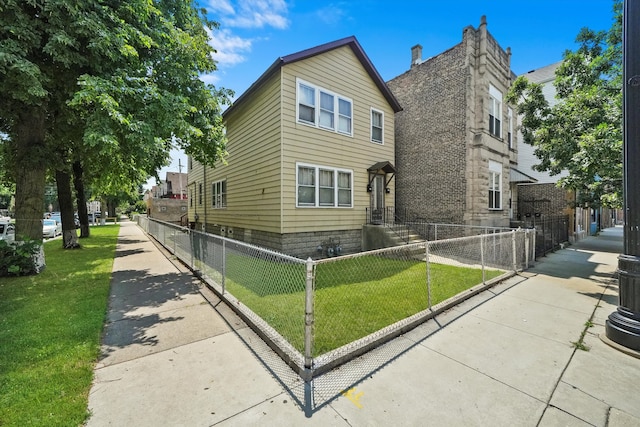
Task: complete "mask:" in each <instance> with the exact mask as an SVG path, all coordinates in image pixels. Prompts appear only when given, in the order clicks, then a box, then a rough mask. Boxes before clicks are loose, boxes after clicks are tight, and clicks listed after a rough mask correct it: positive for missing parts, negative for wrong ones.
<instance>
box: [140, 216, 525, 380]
mask: <svg viewBox="0 0 640 427" xmlns="http://www.w3.org/2000/svg"><path fill="white" fill-rule="evenodd" d="M138 224H139V226H140V227H141V228H142V229H144V230H145V231H146V232H147V233H148V234H149V235H151V236H153V237H154V238H155V239H156V240H157V241H159V242H160V243H161V244H162V245H163V246H165V247H166V248H167V249H168V250H169V251H170V252H171V253H173V254H174V255H175V256H176V257H177V258H179V259H180V260H181V261H182V262H183V263H185V264H186V265H188V266H189V267H190V268H191V269H193V270H194V272H195V273H196V274H197V275H198V276H200V277H201V278H202V279H203V280H204V281H205V282H206V283H207V284H208V285H209V287H210V288H212V289H213V290H214V291H215V292H217V293H218V294H219V295H220V296H221V298H223V299H224V300H225V301H226V302H227V303H228V304H229V306H230V307H232V308H233V309H234V310H235V311H236V312H237V313H238V314H239V315H240V316H241V317H242V318H243V319H244V320H245V321H247V322H248V323H249V324H250V325H252V326H253V328H254V330H255V331H256V332H257V333H258V334H259V335H260V336H261V337H262V338H263V339H264V340H265V341H266V342H267V343H268V344H269V345H270V346H271V347H272V348H273V349H274V350H275V351H276V352H277V353H278V354H279V355H280V356H281V357H282V358H283V359H284V360H285V361H286V362H287V363H288V364H289V365H290V366H291V367H292V368H294V369H295V370H296V372H298V374H300V375H301V376H302V377H303V378H304V379H305V380H310V379H311V378H313V377H315V376H317V375H320V374H322V373H325V372H327V371H329V370H331V369H332V368H334V367H336V366H338V365H340V364H342V363H344V362H346V361H348V360H350V359H352V358H354V357H356V356H358V355H360V354H363V353H365V352H367V351H368V350H370V349H372V348H375V347H376V346H378V345H380V344H381V343H383V342H386V341H388V340H390V339H392V338H393V337H395V336H397V335H400V334H402V333H404V332H406V331H408V330H410V329H412V328H413V327H415V326H417V325H418V324H420V323H422V322H424V321H426V320H428V319H429V318H431V317H433V316H435V315H436V314H438V313H440V312H442V311H443V310H446V309H448V308H450V307H452V306H453V305H455V304H456V303H458V302H460V301H461V300H463V299H466V298H469V297H470V296H472V295H475V294H476V293H479V292H481V291H482V290H484V289H486V288H487V287H489V286H492V285H493V284H494V283H497V282H498V281H500V280H503V279H504V278H506V277H508V276H510V275H513V274H515V272H516V271H519V270H523V269H526V268H528V266H529V263H530V262H532V261H533V260H534V255H535V252H534V251H535V230H530V229H518V230H512V231H509V232H503V233H491V234H482V235H476V236H469V237H459V238H454V239H448V240H437V241H429V242H422V243H415V244H410V245H403V246H397V247H392V248H386V249H379V250H375V251H369V252H362V253H358V254H353V255H347V256H341V257H334V258H325V259H319V260H312V259H307V260H303V259H299V258H295V257H291V256H287V255H284V254H281V253H278V252H274V251H270V250H268V249H264V248H260V247H256V246H253V245H249V244H245V243H242V242H239V241H236V240H232V239H228V238H224V237H221V236H216V235H212V234H207V233H203V232H199V231H195V230H190V229H188V228H184V227H179V226H176V225H173V224H169V223H164V222H160V221H156V220H150V219H148V218H147V217H143V216H141V217H139V218H138Z"/></svg>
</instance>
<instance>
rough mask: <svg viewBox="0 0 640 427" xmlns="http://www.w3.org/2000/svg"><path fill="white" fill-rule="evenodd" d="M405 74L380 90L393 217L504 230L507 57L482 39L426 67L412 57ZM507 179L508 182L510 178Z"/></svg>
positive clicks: (509, 172)
mask: <svg viewBox="0 0 640 427" xmlns="http://www.w3.org/2000/svg"><path fill="white" fill-rule="evenodd" d="M411 53H412V55H411V67H410V69H409V70H408V71H407V72H405V73H403V74H401V75H399V76H397V77H395V78H394V79H392V80H390V81H389V82H387V84H388V86H389V88H390V89H391V91H392V92H393V94H394V95H395V97H396V98H397V99H398V101H399V102H400V104H401V105H402V108H403V109H402V111H401V112H399V113H397V114H396V123H395V130H396V167H397V174H396V215H399V216H401V217H407V218H408V219H412V218H422V219H424V220H426V221H429V222H442V223H447V224H465V225H481V226H505V227H508V226H509V222H510V217H511V216H512V209H511V208H512V205H513V203H515V199H516V198H517V194H516V191H517V186H516V182H522V181H530V178H529V177H527V176H526V175H525V174H522V173H520V172H518V171H517V169H515V166H516V164H517V163H516V162H517V154H516V147H517V145H516V133H515V132H516V122H515V119H516V118H515V117H514V110H513V109H512V108H511V107H510V106H508V105H507V104H506V103H505V100H504V98H505V96H506V93H507V91H508V89H509V87H510V85H511V83H512V81H513V79H514V77H515V76H514V74H513V73H512V71H511V68H510V62H511V50H510V48H507V49H506V50H504V49H502V48H501V47H500V45H499V44H498V42H497V41H496V40H495V39H494V38H493V36H491V34H490V33H489V32H488V31H487V21H486V18H485V17H484V16H483V17H482V18H481V22H480V26H479V28H477V29H476V28H473V27H472V26H468V27H466V28H464V29H463V32H462V42H461V43H459V44H458V45H456V46H453V47H452V48H450V49H449V50H447V51H445V52H442V53H440V54H439V55H437V56H434V57H432V58H429V59H427V60H423V59H422V46H420V45H416V46H414V47H413V48H412V49H411ZM512 177H513V182H512V179H511V178H512Z"/></svg>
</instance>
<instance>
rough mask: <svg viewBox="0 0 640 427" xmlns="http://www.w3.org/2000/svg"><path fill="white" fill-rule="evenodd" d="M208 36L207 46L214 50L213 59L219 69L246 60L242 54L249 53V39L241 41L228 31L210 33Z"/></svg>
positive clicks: (209, 31) (208, 31) (241, 39)
mask: <svg viewBox="0 0 640 427" xmlns="http://www.w3.org/2000/svg"><path fill="white" fill-rule="evenodd" d="M207 33H208V34H209V44H210V45H211V46H212V47H213V48H214V49H215V50H216V52H215V53H214V54H213V59H215V60H216V61H217V62H218V65H219V66H220V67H224V66H232V65H235V64H239V63H240V62H243V61H244V60H245V59H246V58H245V56H244V53H246V52H250V51H251V43H252V41H251V39H243V38H242V37H238V36H236V35H233V34H232V33H231V32H230V31H229V30H216V31H211V30H209V29H208V28H207Z"/></svg>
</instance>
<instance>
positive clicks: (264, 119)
mask: <svg viewBox="0 0 640 427" xmlns="http://www.w3.org/2000/svg"><path fill="white" fill-rule="evenodd" d="M226 128H227V139H228V141H229V144H228V145H227V152H228V155H227V156H226V158H225V161H226V164H223V163H222V162H219V163H218V164H217V165H216V167H215V168H208V169H207V172H206V173H207V176H206V181H207V191H208V196H209V197H208V202H209V206H208V208H207V209H208V210H207V216H206V222H207V223H211V224H223V225H225V226H228V227H239V228H248V229H256V230H262V231H271V232H279V231H280V219H281V218H280V194H281V179H280V140H281V132H280V79H279V76H278V75H275V76H274V77H273V78H272V79H270V80H269V81H267V82H265V84H264V85H263V86H262V87H261V88H260V89H259V90H258V92H257V93H256V95H255V98H254V102H252V103H244V104H242V105H241V106H239V108H238V109H236V110H235V111H233V113H232V114H231V115H230V116H228V117H227V118H226ZM220 180H226V186H227V207H226V208H222V209H213V207H212V205H211V203H212V202H211V193H212V184H213V183H214V182H216V181H220Z"/></svg>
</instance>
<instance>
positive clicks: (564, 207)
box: [516, 62, 599, 240]
mask: <svg viewBox="0 0 640 427" xmlns="http://www.w3.org/2000/svg"><path fill="white" fill-rule="evenodd" d="M560 64H562V62H556V63H554V64H551V65H547V66H545V67H541V68H538V69H536V70H532V71H529V72H528V73H526V74H525V75H524V76H525V77H526V78H527V80H529V81H530V82H533V83H538V84H540V85H541V86H542V94H543V95H544V97H545V99H546V100H547V102H548V103H549V105H550V106H553V105H556V104H557V103H558V100H557V98H556V88H555V85H554V81H555V78H556V70H557V69H558V67H559V66H560ZM539 162H540V161H539V159H538V158H537V157H536V155H535V153H534V147H533V146H531V145H529V144H525V143H524V141H523V139H522V137H520V138H519V139H518V169H520V170H521V171H523V172H524V173H526V174H527V175H530V176H532V177H534V178H535V179H536V183H532V184H524V185H520V186H519V187H518V194H519V196H520V199H519V202H518V206H517V215H516V220H518V221H521V222H523V223H524V224H526V225H530V223H531V222H532V221H535V218H545V217H546V218H549V217H554V216H558V215H566V216H568V217H569V224H568V227H569V238H570V239H572V240H578V239H580V238H581V237H583V236H584V235H585V234H588V233H589V231H590V228H591V227H590V225H591V223H595V222H596V221H597V219H598V215H599V212H596V211H592V210H590V209H582V208H575V207H574V206H575V199H576V197H575V193H574V192H573V191H571V190H566V189H563V188H561V187H558V185H557V183H558V180H559V179H560V178H562V177H565V176H567V175H568V172H567V171H562V172H561V173H560V174H557V175H550V174H549V172H539V171H536V170H534V169H533V167H534V166H535V165H536V164H538V163H539ZM594 231H595V230H594Z"/></svg>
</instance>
